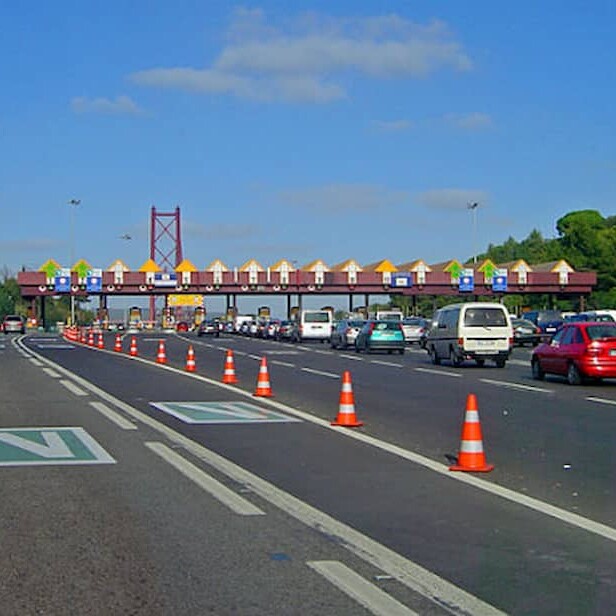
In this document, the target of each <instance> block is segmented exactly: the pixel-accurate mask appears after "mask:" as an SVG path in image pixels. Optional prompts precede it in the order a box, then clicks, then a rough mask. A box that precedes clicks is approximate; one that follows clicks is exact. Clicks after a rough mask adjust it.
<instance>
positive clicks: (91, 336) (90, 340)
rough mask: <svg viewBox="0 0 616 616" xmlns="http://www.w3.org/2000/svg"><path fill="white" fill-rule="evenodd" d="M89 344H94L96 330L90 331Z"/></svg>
mask: <svg viewBox="0 0 616 616" xmlns="http://www.w3.org/2000/svg"><path fill="white" fill-rule="evenodd" d="M88 346H94V332H93V331H92V330H90V332H89V333H88Z"/></svg>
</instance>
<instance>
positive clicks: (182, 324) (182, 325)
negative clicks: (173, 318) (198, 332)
mask: <svg viewBox="0 0 616 616" xmlns="http://www.w3.org/2000/svg"><path fill="white" fill-rule="evenodd" d="M188 329H189V327H188V323H187V322H186V321H178V322H177V324H176V326H175V331H176V332H187V331H188Z"/></svg>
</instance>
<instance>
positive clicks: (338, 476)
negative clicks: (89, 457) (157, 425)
mask: <svg viewBox="0 0 616 616" xmlns="http://www.w3.org/2000/svg"><path fill="white" fill-rule="evenodd" d="M85 352H86V353H87V352H88V351H87V350H86V351H85ZM110 357H111V358H112V361H121V360H120V358H117V359H114V358H113V356H110ZM89 359H90V360H91V361H88V362H87V370H86V373H87V375H88V376H89V377H91V378H93V379H94V380H95V381H96V382H98V384H99V385H100V386H102V387H104V388H107V387H115V388H118V383H117V382H112V383H105V380H106V379H105V378H101V377H105V376H106V375H108V374H110V371H105V370H103V369H101V367H100V365H99V366H96V364H97V363H98V362H99V360H102V359H103V356H102V354H96V353H92V354H91V356H90V358H89ZM78 364H79V367H80V368H81V369H82V371H83V368H84V365H85V364H84V362H83V361H82V362H78ZM130 368H131V370H130V371H131V372H133V373H135V372H137V373H139V372H142V371H143V372H144V374H143V375H142V376H141V377H140V376H137V375H135V374H133V375H132V378H128V379H127V384H129V385H130V386H131V387H135V386H136V383H147V388H148V391H149V395H150V397H152V396H154V397H158V398H162V399H168V395H169V392H175V393H177V392H178V391H183V392H184V394H185V395H186V399H188V400H195V399H196V398H195V396H197V395H199V394H200V393H201V392H202V388H201V384H200V383H198V382H197V381H195V380H194V379H187V378H186V377H185V376H184V375H174V374H173V373H169V372H168V371H161V375H160V377H159V378H151V376H150V372H149V371H150V369H151V367H149V366H143V365H142V364H138V363H136V362H131V363H130ZM154 370H161V369H160V368H156V367H154ZM127 372H128V371H127V370H125V371H124V373H125V374H126V373H127ZM165 381H170V383H166V384H165ZM120 389H121V388H120ZM139 397H142V396H139ZM141 409H142V410H144V411H146V412H148V413H150V414H152V415H154V414H153V412H152V410H151V407H149V405H147V404H143V405H142V407H141ZM174 423H175V424H176V425H175V428H176V429H177V430H179V431H181V432H182V433H185V434H188V435H190V437H191V438H192V439H193V440H195V441H197V442H201V443H203V444H204V445H207V447H208V448H210V449H213V450H214V451H216V452H218V453H220V454H221V455H224V456H225V457H227V458H230V459H231V460H233V461H234V462H236V463H238V464H240V465H241V466H244V467H246V468H249V469H251V470H252V471H253V472H255V473H256V474H257V475H259V476H263V477H265V478H267V479H268V480H269V481H272V482H273V483H274V484H275V485H278V486H280V487H282V488H283V489H285V490H286V491H288V492H290V493H292V494H294V495H296V496H298V497H300V498H301V499H302V500H305V501H307V502H310V503H311V504H313V505H314V506H317V507H319V509H321V510H325V511H327V512H328V513H329V514H330V515H334V516H335V517H336V518H338V519H342V520H343V521H345V522H346V523H348V524H350V525H351V526H352V527H354V528H358V529H360V530H362V531H363V532H366V533H367V534H369V535H370V536H372V537H373V538H376V539H377V540H378V541H380V542H381V543H383V544H384V545H388V546H390V547H392V549H395V550H396V551H398V552H400V553H402V554H404V555H407V556H409V557H410V555H412V557H413V560H415V561H416V562H419V563H420V564H421V565H422V566H424V567H427V568H428V569H430V570H432V571H435V572H437V573H438V574H439V575H441V576H443V577H445V578H446V579H449V580H450V581H454V583H456V584H458V585H461V586H463V587H464V588H466V589H467V590H469V591H470V592H472V593H473V594H475V595H478V596H480V597H481V598H483V599H484V600H486V601H488V602H489V603H494V604H496V605H498V606H499V607H501V609H506V610H507V611H514V612H515V611H516V610H517V609H518V608H519V606H520V601H522V604H523V605H534V606H540V607H541V609H546V610H550V609H552V610H554V609H555V607H556V605H561V601H563V600H564V601H566V604H568V605H570V606H573V607H572V610H571V612H567V610H565V612H563V611H561V613H572V614H573V613H579V607H580V605H586V606H588V605H591V604H592V602H593V601H595V600H596V599H595V594H594V590H593V592H592V593H591V594H592V596H591V594H589V592H588V584H589V581H590V580H591V579H594V578H596V577H599V578H601V579H603V580H608V579H609V578H610V576H612V575H613V574H614V573H616V572H615V571H612V569H611V567H612V566H613V564H612V563H614V562H616V561H614V559H613V556H614V554H613V553H612V552H613V545H612V544H611V543H609V544H607V543H608V542H606V541H605V540H601V539H599V538H595V537H588V536H587V533H586V532H585V531H582V530H577V529H576V530H572V529H571V528H569V527H568V526H567V525H565V524H563V523H561V522H558V521H554V520H552V519H549V518H546V517H545V516H542V515H540V514H538V513H537V512H533V511H528V510H526V509H524V508H522V507H520V506H519V505H515V504H511V503H509V502H506V501H502V500H500V499H498V498H495V497H494V496H491V495H486V494H484V493H478V491H476V490H474V489H469V488H468V487H467V486H463V485H460V484H458V483H457V482H455V481H451V480H450V479H448V478H444V477H442V476H438V475H436V476H435V475H434V473H432V472H430V471H427V470H425V469H423V468H418V467H417V466H415V465H412V464H408V463H407V462H404V461H401V460H400V459H399V458H397V457H395V456H390V455H388V454H386V453H385V452H380V451H376V450H374V449H373V448H370V447H365V446H363V445H361V444H358V443H354V442H351V441H350V440H348V439H345V438H341V437H340V436H339V435H337V434H331V433H329V431H324V430H323V429H319V428H314V427H312V426H306V425H305V424H302V425H297V424H287V425H272V426H264V425H261V426H233V427H230V426H225V427H220V426H208V427H206V428H198V427H196V426H192V427H190V428H184V426H182V425H179V424H178V422H177V421H175V420H172V421H170V422H169V425H174ZM495 521H497V522H496V523H495ZM417 529H421V532H420V533H417ZM529 529H530V530H529ZM478 554H480V555H481V556H480V558H478ZM554 555H560V556H559V558H556V559H555V558H554ZM563 567H564V568H565V569H566V570H567V571H566V572H563V570H562V569H563ZM486 568H488V569H489V570H490V571H491V574H490V576H489V577H490V580H487V579H486V573H485V572H486ZM580 571H582V572H583V573H582V574H581V575H580ZM520 572H523V573H520ZM546 580H548V582H549V585H550V588H551V589H552V590H553V594H551V595H550V596H547V597H546V596H545V583H546ZM603 591H605V592H606V595H605V596H606V597H607V598H606V599H605V601H608V602H611V601H613V599H614V598H613V597H612V596H611V594H610V589H609V588H605V589H602V592H603ZM602 601H603V599H602ZM527 602H528V603H527ZM576 610H577V611H576Z"/></svg>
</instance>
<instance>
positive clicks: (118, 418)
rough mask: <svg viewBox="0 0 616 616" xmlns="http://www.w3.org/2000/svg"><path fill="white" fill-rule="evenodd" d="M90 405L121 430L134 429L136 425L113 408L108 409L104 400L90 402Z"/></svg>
mask: <svg viewBox="0 0 616 616" xmlns="http://www.w3.org/2000/svg"><path fill="white" fill-rule="evenodd" d="M90 406H91V407H92V408H95V409H96V410H97V411H98V412H99V413H100V414H101V415H104V416H105V417H106V418H107V419H108V420H109V421H112V422H113V423H114V424H116V426H118V427H119V428H122V430H136V429H137V426H136V425H135V424H134V423H132V422H131V421H128V419H126V417H124V416H123V415H120V414H119V413H116V412H115V411H114V410H112V409H110V408H109V407H108V406H107V405H106V404H105V403H104V402H97V401H94V402H90Z"/></svg>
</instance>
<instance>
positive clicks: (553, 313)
mask: <svg viewBox="0 0 616 616" xmlns="http://www.w3.org/2000/svg"><path fill="white" fill-rule="evenodd" d="M522 318H523V319H526V320H527V321H532V322H533V323H534V324H535V325H536V326H537V327H539V328H540V329H541V334H542V335H541V339H542V340H549V339H550V338H551V337H552V336H553V335H554V334H555V333H556V332H557V331H558V330H559V329H560V328H561V327H562V325H563V323H564V322H565V320H564V318H563V316H562V312H561V311H560V310H531V311H530V312H524V313H523V314H522Z"/></svg>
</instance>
